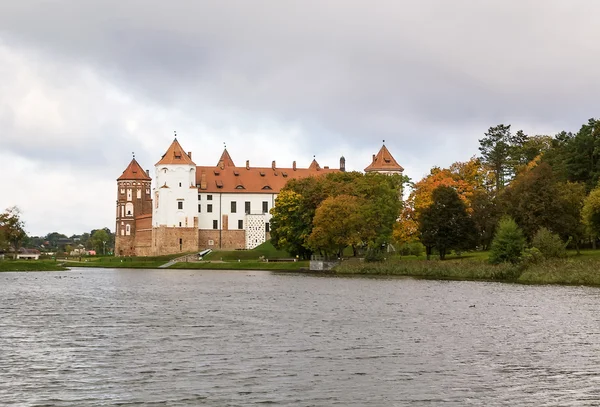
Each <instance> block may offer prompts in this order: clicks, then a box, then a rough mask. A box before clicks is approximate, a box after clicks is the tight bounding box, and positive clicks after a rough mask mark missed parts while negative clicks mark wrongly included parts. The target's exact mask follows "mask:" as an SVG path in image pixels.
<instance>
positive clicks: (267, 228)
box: [265, 222, 269, 232]
mask: <svg viewBox="0 0 600 407" xmlns="http://www.w3.org/2000/svg"><path fill="white" fill-rule="evenodd" d="M268 231H269V222H267V223H265V232H268Z"/></svg>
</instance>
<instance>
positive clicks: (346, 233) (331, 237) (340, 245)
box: [308, 195, 366, 257]
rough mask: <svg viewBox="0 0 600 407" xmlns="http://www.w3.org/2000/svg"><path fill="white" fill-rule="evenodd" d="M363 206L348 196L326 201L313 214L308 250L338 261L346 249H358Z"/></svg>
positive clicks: (363, 222)
mask: <svg viewBox="0 0 600 407" xmlns="http://www.w3.org/2000/svg"><path fill="white" fill-rule="evenodd" d="M363 205H364V203H363V202H360V201H359V199H358V198H357V197H355V196H350V195H338V196H336V197H329V198H327V199H325V200H324V201H323V202H322V203H321V205H319V207H318V208H317V211H316V213H315V218H314V219H313V229H312V232H311V234H310V236H309V238H308V244H309V246H310V247H311V248H312V249H313V250H315V251H324V252H325V253H326V254H335V255H337V256H338V257H341V256H342V253H343V250H344V248H345V247H348V246H352V247H356V246H357V245H359V244H360V243H361V242H362V241H363V239H362V237H361V235H362V233H363V231H364V229H365V226H366V224H365V222H366V219H365V218H364V217H363V216H361V206H363Z"/></svg>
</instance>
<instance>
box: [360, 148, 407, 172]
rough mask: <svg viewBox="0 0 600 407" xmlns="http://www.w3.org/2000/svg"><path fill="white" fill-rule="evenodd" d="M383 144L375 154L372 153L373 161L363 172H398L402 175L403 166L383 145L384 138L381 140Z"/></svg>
mask: <svg viewBox="0 0 600 407" xmlns="http://www.w3.org/2000/svg"><path fill="white" fill-rule="evenodd" d="M383 143H384V144H383V146H381V149H380V150H379V152H378V153H377V154H373V161H371V164H369V165H368V166H367V168H365V172H367V173H369V172H377V173H381V174H390V175H391V174H399V175H402V172H403V171H404V168H402V166H401V165H400V164H398V161H396V159H395V158H394V157H393V156H392V153H390V151H389V150H388V149H387V147H386V146H385V140H383Z"/></svg>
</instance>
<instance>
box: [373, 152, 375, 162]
mask: <svg viewBox="0 0 600 407" xmlns="http://www.w3.org/2000/svg"><path fill="white" fill-rule="evenodd" d="M373 162H375V154H373Z"/></svg>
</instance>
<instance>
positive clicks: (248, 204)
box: [245, 201, 250, 214]
mask: <svg viewBox="0 0 600 407" xmlns="http://www.w3.org/2000/svg"><path fill="white" fill-rule="evenodd" d="M245 210H246V213H247V214H248V213H250V201H246V202H245Z"/></svg>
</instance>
